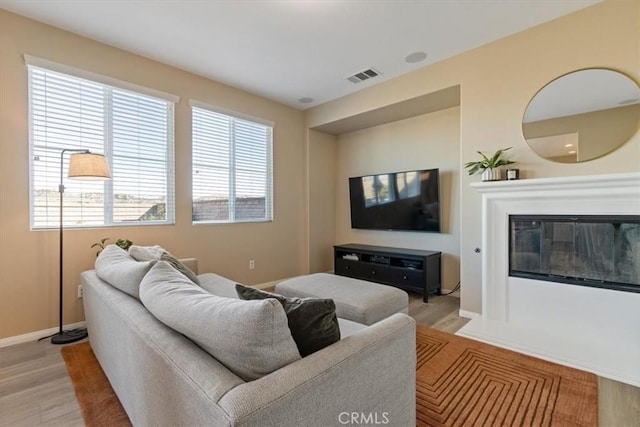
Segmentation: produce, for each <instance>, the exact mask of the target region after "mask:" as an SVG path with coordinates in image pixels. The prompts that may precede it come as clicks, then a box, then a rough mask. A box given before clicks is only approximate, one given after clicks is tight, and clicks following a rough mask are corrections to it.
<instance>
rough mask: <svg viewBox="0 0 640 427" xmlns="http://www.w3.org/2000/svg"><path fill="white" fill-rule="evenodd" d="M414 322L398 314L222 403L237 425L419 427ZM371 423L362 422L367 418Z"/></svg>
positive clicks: (231, 393)
mask: <svg viewBox="0 0 640 427" xmlns="http://www.w3.org/2000/svg"><path fill="white" fill-rule="evenodd" d="M415 337H416V332H415V321H414V320H413V319H412V318H410V317H409V316H407V315H405V314H395V315H393V316H391V317H389V318H387V319H384V320H382V321H380V322H378V323H375V324H373V325H371V326H369V327H367V328H366V329H364V330H362V331H360V332H358V333H356V334H354V335H350V336H348V337H346V338H344V339H342V340H340V341H339V342H337V343H335V344H333V345H331V346H329V347H326V348H324V349H322V350H320V351H318V352H316V353H314V354H311V355H309V356H307V357H305V358H303V359H301V360H298V361H296V362H294V363H292V364H290V365H287V366H285V367H283V368H281V369H279V370H277V371H275V372H272V373H271V374H269V375H267V376H265V377H262V378H260V379H258V380H255V381H251V382H248V383H244V384H240V385H238V386H236V387H234V388H233V389H231V390H229V391H228V392H227V393H226V394H225V395H224V396H223V397H222V398H221V399H220V401H219V405H220V406H221V408H222V409H223V410H224V411H225V412H227V414H228V416H229V418H231V419H233V420H235V425H238V426H253V425H255V426H257V425H260V426H299V425H301V423H307V424H308V422H309V420H313V425H322V426H334V425H335V426H341V425H345V423H352V421H351V420H352V417H353V416H354V414H355V416H356V417H359V418H358V421H360V424H371V423H376V422H375V421H376V420H377V423H384V424H389V425H394V426H405V425H406V426H409V425H412V426H415V422H416V388H415V387H416V347H415ZM364 420H368V422H365V423H363V422H362V421H364Z"/></svg>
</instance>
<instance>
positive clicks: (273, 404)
mask: <svg viewBox="0 0 640 427" xmlns="http://www.w3.org/2000/svg"><path fill="white" fill-rule="evenodd" d="M112 252H115V251H112ZM118 256H121V254H118ZM100 263H101V264H100V267H101V269H102V270H103V271H104V270H105V268H106V269H107V271H108V272H109V274H102V275H101V277H102V278H101V277H99V276H98V274H97V273H96V270H91V271H86V272H83V273H82V275H81V280H82V285H83V287H84V307H85V315H86V319H87V327H88V330H89V339H90V343H91V347H92V348H93V351H94V353H95V355H96V357H97V359H98V361H99V362H100V365H101V366H102V368H103V370H104V372H105V374H106V375H107V377H108V379H109V381H110V383H111V385H112V387H113V389H114V391H115V392H116V394H117V395H118V398H119V399H120V401H121V403H122V405H123V407H124V409H125V411H126V412H127V414H128V416H129V418H130V420H131V421H132V423H133V424H134V425H136V426H177V425H188V426H341V425H348V424H353V423H354V421H355V422H356V424H366V423H367V422H373V421H376V420H377V421H380V422H384V423H385V424H388V425H393V426H409V425H415V419H416V418H415V416H416V409H415V362H416V355H415V354H416V353H415V322H414V321H413V319H411V318H410V317H408V316H406V315H404V314H394V315H393V316H391V317H388V318H386V319H384V320H382V321H380V322H378V323H375V324H373V325H370V326H365V325H361V324H358V323H356V322H352V321H349V320H347V319H338V321H339V325H340V331H341V336H342V338H341V339H340V341H338V342H336V343H334V344H331V345H330V346H328V347H326V348H323V349H322V350H319V351H317V352H315V353H313V354H311V355H309V356H306V357H304V358H300V357H299V355H298V357H296V358H295V360H293V361H291V362H290V363H286V364H285V365H284V366H281V367H279V368H278V369H276V370H274V371H272V372H270V373H266V374H264V375H262V376H259V377H258V378H256V379H253V380H245V379H243V378H241V376H240V375H238V374H237V373H236V372H234V370H233V369H230V368H229V367H228V366H227V365H228V360H225V361H224V363H223V362H221V361H220V360H217V359H216V358H215V357H213V356H212V355H211V354H210V353H213V354H217V353H216V351H215V350H216V349H215V348H213V349H212V348H210V346H211V345H215V343H217V342H225V343H226V344H229V341H233V340H243V341H241V342H238V343H236V344H238V346H237V358H238V359H241V358H242V357H243V352H244V350H246V349H251V348H252V347H251V343H250V342H246V341H244V340H245V339H246V338H241V337H240V335H237V336H236V335H234V332H233V331H235V330H236V329H234V325H229V326H228V327H227V326H226V325H222V326H224V327H221V325H220V324H219V323H220V322H221V318H220V317H219V316H218V317H217V318H216V323H218V324H217V325H213V324H212V323H213V320H214V319H208V318H206V317H205V318H202V319H201V323H200V324H199V325H198V328H200V329H202V326H203V325H204V326H206V325H211V330H212V333H211V334H212V335H214V334H215V336H213V337H212V338H214V339H213V341H211V342H213V344H211V342H208V344H203V343H202V342H199V341H198V340H196V341H198V342H199V345H198V344H196V342H194V340H192V339H189V338H187V337H186V336H185V335H189V331H185V330H182V329H184V327H186V326H185V325H189V324H192V323H189V322H193V321H194V320H193V319H194V317H193V315H194V313H192V312H191V310H189V313H187V314H188V315H189V316H190V317H189V316H188V317H189V319H188V320H186V321H184V322H183V323H181V324H176V325H178V326H182V327H178V329H181V330H182V333H181V332H178V331H177V330H175V329H174V328H171V327H169V326H167V325H166V324H165V323H163V322H162V321H160V320H158V318H157V317H156V316H154V314H152V313H151V312H150V311H149V310H148V309H147V307H145V305H143V303H142V302H141V300H140V299H139V297H140V294H142V297H143V300H146V301H147V303H148V304H147V305H149V306H153V309H154V310H156V309H157V307H156V306H162V307H164V309H165V310H169V312H171V311H173V313H168V314H167V316H171V315H178V316H181V315H184V314H185V310H184V308H180V307H181V306H180V305H179V303H176V305H175V309H173V310H172V304H171V300H170V299H169V300H167V299H166V298H172V292H175V289H179V288H175V287H174V288H171V286H172V285H171V284H173V285H175V283H176V282H180V280H182V279H181V278H179V277H178V276H175V275H172V274H173V273H169V274H168V276H169V277H168V278H167V283H168V285H167V286H169V287H168V288H167V289H168V290H167V291H166V292H165V293H164V295H162V297H158V296H157V294H159V293H161V292H160V291H159V290H158V289H159V288H157V287H156V286H157V285H158V283H159V281H158V274H165V273H166V272H167V271H168V270H167V265H168V264H167V263H165V262H163V261H160V262H158V265H159V264H163V267H162V268H164V269H165V270H162V268H147V266H144V265H142V268H139V267H141V264H142V263H140V265H133V270H131V271H129V270H128V268H129V267H130V266H127V265H125V264H126V263H118V262H115V261H111V260H110V259H109V258H108V257H105V258H104V259H102V260H100ZM150 264H151V265H153V263H150ZM185 264H186V265H187V266H189V267H190V268H191V269H192V270H194V271H195V272H196V273H197V262H196V261H195V260H191V261H189V262H186V263H185ZM96 265H97V267H98V262H97V264H96ZM158 265H156V267H158ZM149 271H152V272H154V274H156V276H155V280H152V279H150V278H149V275H150V274H151V273H149ZM178 274H180V273H178ZM105 277H106V278H107V279H108V280H109V281H110V282H113V281H122V283H108V282H107V281H105V280H103V279H104V278H105ZM197 278H198V281H199V282H200V283H199V286H200V288H202V289H203V290H205V291H206V292H207V293H208V294H211V295H217V297H218V299H217V300H216V299H215V298H213V297H211V298H209V297H207V296H206V295H202V290H201V289H199V288H198V289H196V285H194V286H193V287H192V288H190V289H191V291H192V292H195V293H197V294H198V297H199V298H201V299H202V298H204V299H203V301H204V300H206V301H209V300H214V301H223V300H224V301H223V302H224V303H225V304H228V305H229V306H234V304H236V303H237V302H234V301H230V300H228V298H234V297H235V292H234V286H235V282H233V281H230V280H228V279H226V278H224V277H221V276H219V275H216V274H212V273H207V274H200V275H198V276H197ZM125 282H126V284H125ZM136 282H142V287H141V289H138V288H136ZM145 282H147V283H145ZM121 285H122V286H121ZM137 286H140V283H138V284H137ZM151 290H153V291H154V292H151ZM220 297H224V298H220ZM150 298H163V300H162V304H160V303H158V304H156V300H151V299H150ZM266 301H269V302H270V303H269V304H271V303H272V302H274V301H275V300H273V299H269V300H266ZM244 302H246V303H254V304H258V303H259V302H257V301H244ZM261 304H262V305H261V306H260V307H262V308H265V304H266V303H264V302H261ZM269 304H267V305H269ZM196 306H197V305H196ZM167 307H168V308H167ZM270 307H271V306H270V305H269V307H266V308H267V309H271V308H270ZM156 314H158V313H157V312H156ZM278 316H280V314H279V313H277V316H274V317H278ZM160 317H162V318H165V313H163V314H162V315H161V316H160ZM178 319H180V317H178ZM196 320H197V319H196ZM165 321H166V319H165ZM234 321H235V322H236V323H238V322H240V321H239V320H238V319H235V320H234ZM247 321H251V320H249V319H247ZM207 322H209V323H207ZM169 323H171V322H169ZM235 326H237V325H235ZM240 326H242V325H240ZM259 326H260V325H259ZM204 330H205V332H206V328H205V329H204ZM221 331H227V332H221ZM185 332H186V333H185ZM224 333H227V334H228V336H220V335H224ZM216 340H218V341H216ZM220 340H222V341H220ZM232 344H233V342H232ZM204 348H208V349H209V352H207V351H205V350H204ZM271 350H273V349H270V351H271ZM276 350H277V349H276ZM271 352H273V351H271ZM234 354H235V353H232V355H234ZM226 356H228V355H225V357H226ZM254 356H255V355H254ZM265 358H267V355H266V354H265ZM232 363H233V361H232ZM363 421H364V422H363Z"/></svg>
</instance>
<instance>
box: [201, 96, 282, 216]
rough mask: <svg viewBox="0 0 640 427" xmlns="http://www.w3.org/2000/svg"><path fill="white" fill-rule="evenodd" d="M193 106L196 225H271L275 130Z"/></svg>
mask: <svg viewBox="0 0 640 427" xmlns="http://www.w3.org/2000/svg"><path fill="white" fill-rule="evenodd" d="M191 105H192V150H193V156H192V162H193V165H192V166H193V167H192V173H193V177H192V178H193V180H192V185H193V193H192V194H193V222H194V223H212V222H257V221H270V220H271V219H272V218H273V214H272V175H271V164H272V162H271V150H272V132H273V126H272V124H270V123H266V122H261V121H258V120H257V119H247V118H244V117H241V116H239V115H229V114H223V113H221V112H218V111H214V110H212V109H211V108H210V107H206V106H204V107H203V106H201V105H200V104H196V103H194V102H193V101H192V104H191Z"/></svg>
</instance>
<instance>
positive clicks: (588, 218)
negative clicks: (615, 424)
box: [457, 173, 640, 387]
mask: <svg viewBox="0 0 640 427" xmlns="http://www.w3.org/2000/svg"><path fill="white" fill-rule="evenodd" d="M472 187H473V188H474V189H476V190H477V191H478V192H480V193H481V195H482V251H481V254H482V312H481V313H477V314H474V313H469V315H470V316H471V317H472V320H471V321H470V322H469V323H467V324H466V325H465V326H464V327H463V328H462V329H460V330H459V331H458V332H457V334H459V335H462V336H466V337H468V338H474V339H477V340H480V341H485V342H488V343H490V344H494V345H498V346H502V347H506V348H509V349H512V350H516V351H520V352H523V353H526V354H530V355H533V356H536V357H541V358H543V359H547V360H551V361H554V362H557V363H562V364H565V365H568V366H573V367H576V368H579V369H585V370H588V371H591V372H594V373H596V374H598V375H601V376H604V377H607V378H611V379H614V380H617V381H622V382H625V383H627V384H631V385H634V386H636V387H640V363H638V361H640V334H638V325H640V310H639V309H638V307H640V292H639V291H638V287H639V286H640V285H639V283H638V280H640V279H639V278H640V274H638V269H639V263H640V262H639V261H638V258H639V257H640V173H627V174H613V175H589V176H579V177H555V178H539V179H522V180H516V181H497V182H478V183H473V184H472ZM558 282H562V284H560V283H558ZM565 283H566V284H565ZM576 285H585V286H576ZM621 291H624V292H621ZM465 314H467V313H465Z"/></svg>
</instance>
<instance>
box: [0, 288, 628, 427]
mask: <svg viewBox="0 0 640 427" xmlns="http://www.w3.org/2000/svg"><path fill="white" fill-rule="evenodd" d="M459 302H460V300H459V299H458V298H456V297H453V296H444V295H443V296H430V297H429V303H428V304H424V303H422V297H420V296H417V295H411V296H410V299H409V315H410V316H412V317H413V318H414V319H415V320H416V322H417V323H418V324H419V325H424V326H430V327H433V328H436V329H440V330H444V331H447V332H451V333H453V332H455V331H457V330H458V329H459V328H461V327H462V326H463V325H464V324H465V323H466V322H467V319H464V318H461V317H459V316H458V309H459ZM598 388H599V390H598V394H599V412H600V425H601V426H602V427H608V426H611V427H640V388H636V387H632V386H629V385H626V384H621V383H618V382H615V381H611V380H607V379H604V378H598ZM82 425H84V423H83V422H82V415H81V414H80V408H79V407H78V403H77V402H76V399H75V394H74V391H73V386H72V385H71V381H70V379H69V376H68V374H67V371H66V368H65V365H64V361H63V360H62V356H61V355H60V347H59V346H54V345H52V344H50V343H49V341H48V340H43V341H41V342H39V343H38V342H31V343H26V344H19V345H15V346H12V347H5V348H0V426H2V427H4V426H11V427H13V426H82Z"/></svg>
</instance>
